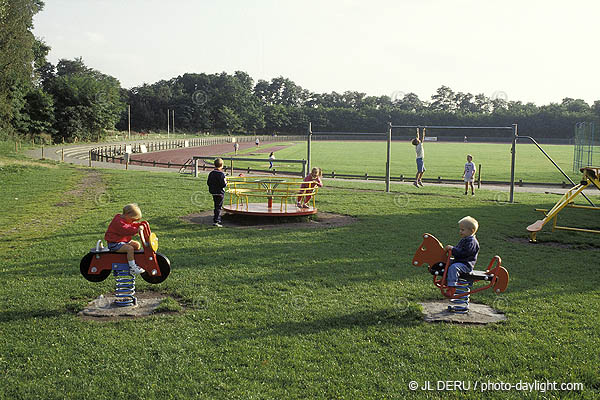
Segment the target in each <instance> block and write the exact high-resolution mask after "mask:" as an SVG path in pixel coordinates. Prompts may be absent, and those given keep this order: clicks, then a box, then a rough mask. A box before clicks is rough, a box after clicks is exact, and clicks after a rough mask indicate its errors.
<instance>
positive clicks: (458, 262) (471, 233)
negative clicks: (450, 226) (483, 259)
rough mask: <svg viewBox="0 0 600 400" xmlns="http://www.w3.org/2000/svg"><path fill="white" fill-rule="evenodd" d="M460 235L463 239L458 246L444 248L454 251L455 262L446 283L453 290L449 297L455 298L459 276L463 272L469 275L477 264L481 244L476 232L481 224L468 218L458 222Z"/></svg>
mask: <svg viewBox="0 0 600 400" xmlns="http://www.w3.org/2000/svg"><path fill="white" fill-rule="evenodd" d="M458 227H459V229H458V233H459V235H460V237H461V239H460V240H459V241H458V244H457V245H456V246H450V245H447V246H446V247H444V250H446V251H452V256H453V257H454V260H453V262H452V264H451V265H450V266H449V267H448V273H447V274H446V281H447V283H448V286H449V287H450V288H451V290H450V291H449V292H448V293H447V295H448V296H449V297H450V296H453V295H454V292H455V290H456V289H454V287H456V286H457V283H458V275H459V274H460V273H461V272H464V273H469V272H472V271H473V267H474V266H475V262H477V254H479V242H478V241H477V238H476V237H475V232H477V229H479V223H478V222H477V220H476V219H475V218H473V217H470V216H466V217H464V218H463V219H461V220H460V221H458Z"/></svg>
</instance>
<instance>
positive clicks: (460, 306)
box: [412, 233, 508, 313]
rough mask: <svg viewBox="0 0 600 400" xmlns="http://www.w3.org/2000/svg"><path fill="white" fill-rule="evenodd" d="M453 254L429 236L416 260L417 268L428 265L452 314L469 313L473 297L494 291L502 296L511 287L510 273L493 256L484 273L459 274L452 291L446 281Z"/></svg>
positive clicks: (419, 249)
mask: <svg viewBox="0 0 600 400" xmlns="http://www.w3.org/2000/svg"><path fill="white" fill-rule="evenodd" d="M451 257H452V251H446V250H445V249H444V246H442V244H441V243H440V241H439V240H437V239H436V238H435V236H433V235H432V234H430V233H425V234H424V235H423V242H422V243H421V245H420V246H419V248H418V249H417V251H416V253H415V256H414V257H413V260H412V264H413V265H414V266H415V267H420V266H422V265H427V266H428V270H429V272H430V273H431V274H432V275H433V284H434V285H435V286H436V287H438V288H439V289H440V291H441V292H442V294H443V295H444V296H445V297H448V298H450V299H451V302H452V303H453V305H452V306H449V307H448V309H449V311H452V312H457V313H466V312H468V310H469V298H470V295H471V294H473V293H477V292H481V291H482V290H486V289H490V288H493V289H494V292H495V293H502V292H504V291H505V290H506V287H507V286H508V271H507V270H506V269H505V268H504V267H503V266H502V260H501V259H500V257H499V256H494V257H493V258H492V260H491V261H490V263H489V265H488V267H487V268H486V270H485V271H472V272H469V273H462V272H461V273H460V274H459V282H458V286H456V287H450V286H448V282H447V280H446V276H447V274H448V267H449V266H450V264H451ZM478 281H484V282H487V284H486V285H485V286H482V287H478V288H476V289H472V287H473V283H474V282H478Z"/></svg>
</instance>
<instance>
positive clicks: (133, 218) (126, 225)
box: [104, 204, 146, 274]
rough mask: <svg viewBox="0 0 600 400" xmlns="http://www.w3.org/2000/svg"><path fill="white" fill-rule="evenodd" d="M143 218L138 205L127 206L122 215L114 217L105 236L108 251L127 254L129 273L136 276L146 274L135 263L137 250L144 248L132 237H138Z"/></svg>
mask: <svg viewBox="0 0 600 400" xmlns="http://www.w3.org/2000/svg"><path fill="white" fill-rule="evenodd" d="M141 218H142V211H141V210H140V208H139V207H138V205H137V204H127V205H126V206H125V207H123V213H122V214H117V215H115V216H114V218H113V219H112V221H111V222H110V224H109V225H108V229H106V233H105V234H104V240H106V242H107V244H108V249H109V250H110V251H114V252H117V253H127V263H128V264H129V271H130V272H131V273H136V274H142V273H144V272H146V271H145V270H144V269H143V268H140V267H139V266H138V265H137V264H136V263H135V259H134V257H133V255H134V252H135V250H139V249H140V248H141V247H142V246H141V244H140V243H139V242H136V241H135V240H131V237H132V236H134V235H137V233H138V231H139V229H140V223H139V222H137V221H139V220H140V219H141Z"/></svg>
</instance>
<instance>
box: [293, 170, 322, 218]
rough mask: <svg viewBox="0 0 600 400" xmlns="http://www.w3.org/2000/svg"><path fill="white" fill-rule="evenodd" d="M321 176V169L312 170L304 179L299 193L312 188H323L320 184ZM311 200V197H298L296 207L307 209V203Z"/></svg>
mask: <svg viewBox="0 0 600 400" xmlns="http://www.w3.org/2000/svg"><path fill="white" fill-rule="evenodd" d="M322 176H323V171H322V170H321V168H317V167H315V168H313V169H312V170H311V172H310V174H309V175H307V176H306V178H304V183H303V184H302V185H301V186H300V193H306V192H309V191H311V190H309V189H312V188H313V187H315V185H316V186H318V187H323V182H321V177H322ZM311 198H312V195H307V196H298V202H297V203H296V206H297V207H298V208H309V206H308V202H309V201H310V199H311Z"/></svg>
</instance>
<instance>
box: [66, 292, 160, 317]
mask: <svg viewBox="0 0 600 400" xmlns="http://www.w3.org/2000/svg"><path fill="white" fill-rule="evenodd" d="M135 297H136V298H137V305H135V306H129V307H120V306H117V305H116V304H115V300H116V297H115V296H114V294H107V295H100V296H98V298H97V299H94V300H92V301H91V302H90V303H89V304H88V306H87V307H86V308H84V309H83V310H82V311H80V312H79V313H78V315H79V316H80V317H88V318H91V319H122V318H136V317H146V316H148V315H150V314H152V313H153V312H154V310H155V309H156V308H157V307H158V305H159V304H160V303H161V301H162V300H163V299H164V298H165V297H167V296H165V295H163V294H160V293H154V292H149V293H148V292H146V293H136V294H135Z"/></svg>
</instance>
